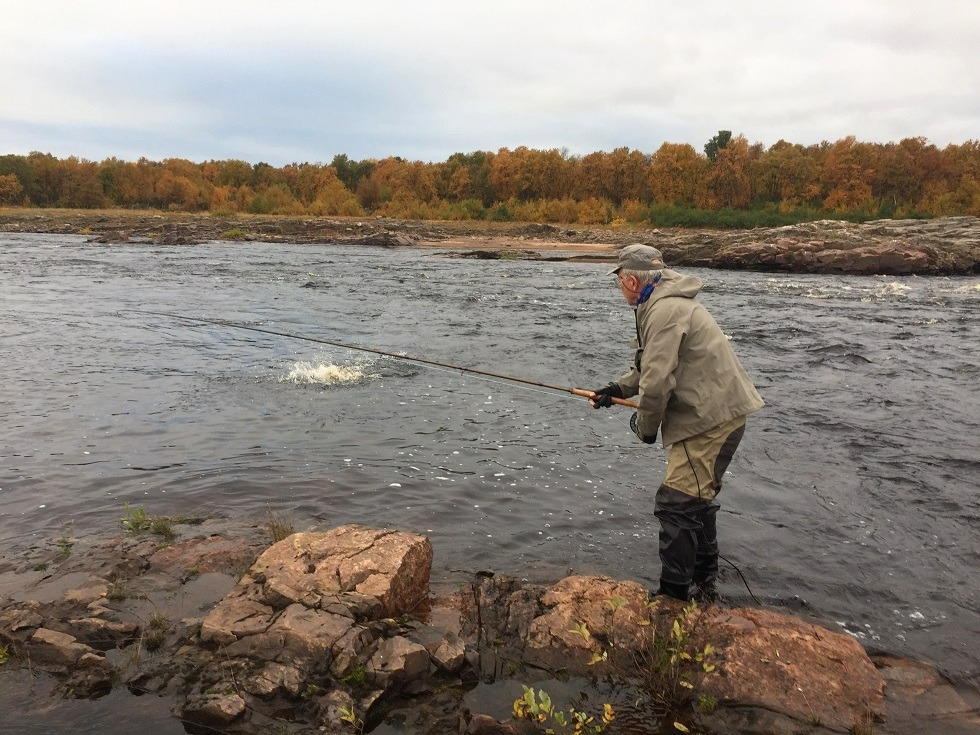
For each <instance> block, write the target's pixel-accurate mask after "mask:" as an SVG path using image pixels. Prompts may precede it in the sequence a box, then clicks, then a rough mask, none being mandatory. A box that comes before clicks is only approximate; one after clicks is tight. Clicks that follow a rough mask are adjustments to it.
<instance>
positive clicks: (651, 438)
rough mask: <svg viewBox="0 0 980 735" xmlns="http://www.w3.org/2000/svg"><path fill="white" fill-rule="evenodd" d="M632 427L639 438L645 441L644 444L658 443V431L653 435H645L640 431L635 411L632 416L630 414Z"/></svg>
mask: <svg viewBox="0 0 980 735" xmlns="http://www.w3.org/2000/svg"><path fill="white" fill-rule="evenodd" d="M630 428H631V429H632V430H633V433H634V434H636V436H637V437H638V438H639V440H640V441H641V442H643V443H644V444H656V442H657V434H656V432H654V434H653V436H643V434H641V433H640V430H639V429H638V428H637V426H636V414H635V413H634V414H633V415H632V416H630Z"/></svg>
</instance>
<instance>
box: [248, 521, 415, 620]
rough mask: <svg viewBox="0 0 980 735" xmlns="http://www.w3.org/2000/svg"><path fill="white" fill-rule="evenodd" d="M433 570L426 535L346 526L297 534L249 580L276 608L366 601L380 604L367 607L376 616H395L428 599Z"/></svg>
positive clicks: (267, 555)
mask: <svg viewBox="0 0 980 735" xmlns="http://www.w3.org/2000/svg"><path fill="white" fill-rule="evenodd" d="M431 567H432V544H431V543H429V540H428V539H427V538H425V537H424V536H418V535H416V534H411V533H406V532H404V531H395V530H391V529H381V530H378V529H371V528H365V527H363V526H356V525H347V526H341V527H339V528H336V529H334V530H332V531H328V532H326V533H294V534H293V535H292V536H290V537H288V538H286V539H283V540H282V541H280V542H278V543H277V544H274V545H273V546H271V547H269V548H268V549H267V550H266V551H265V552H264V553H263V554H262V555H261V556H260V557H259V558H258V560H257V561H256V562H255V564H254V565H253V566H252V568H251V570H250V571H249V576H250V577H251V579H254V580H255V581H256V582H257V583H259V584H261V585H262V586H263V590H264V594H265V599H266V600H267V602H268V603H269V604H270V605H272V606H273V607H275V608H276V609H282V608H284V607H287V606H288V605H291V604H295V603H300V604H303V605H305V606H307V607H320V606H325V605H329V604H330V603H331V602H335V601H338V600H340V601H345V597H346V598H354V600H353V601H356V599H357V598H361V601H362V602H363V601H365V600H367V601H376V603H377V604H376V605H371V604H369V605H368V606H367V608H366V612H368V613H369V614H370V613H374V615H372V616H378V617H393V616H397V615H400V614H402V613H405V612H408V611H410V610H413V609H414V608H415V607H416V606H418V604H419V603H421V602H422V600H424V599H425V597H426V595H427V594H428V590H429V572H430V569H431ZM372 608H374V609H372Z"/></svg>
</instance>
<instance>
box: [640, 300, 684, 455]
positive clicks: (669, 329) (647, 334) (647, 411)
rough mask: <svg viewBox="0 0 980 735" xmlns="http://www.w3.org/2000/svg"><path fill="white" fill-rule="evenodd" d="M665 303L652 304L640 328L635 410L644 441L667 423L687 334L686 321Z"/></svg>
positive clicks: (667, 301) (663, 301) (664, 301)
mask: <svg viewBox="0 0 980 735" xmlns="http://www.w3.org/2000/svg"><path fill="white" fill-rule="evenodd" d="M672 301H674V299H663V300H661V301H658V302H656V303H655V304H651V307H650V312H649V313H647V314H646V315H645V317H646V318H645V319H643V320H642V322H641V325H640V330H641V331H640V339H641V340H642V344H643V354H642V355H641V356H640V361H639V362H640V367H639V370H638V371H637V373H638V377H639V396H640V400H639V402H638V404H637V410H636V427H637V430H638V433H639V434H640V435H641V436H644V437H654V436H656V435H657V431H658V430H659V429H660V424H661V423H663V420H664V412H665V411H666V410H667V403H668V402H669V401H670V397H671V394H672V393H673V392H674V387H675V386H676V382H677V381H676V379H675V377H674V370H675V369H676V368H677V363H678V359H679V354H680V350H681V345H682V343H683V341H684V337H685V336H686V334H687V327H686V324H685V320H683V319H682V318H681V316H682V315H681V314H680V313H679V312H678V311H677V310H676V309H674V308H672V305H671V304H670V302H672Z"/></svg>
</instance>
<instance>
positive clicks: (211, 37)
mask: <svg viewBox="0 0 980 735" xmlns="http://www.w3.org/2000/svg"><path fill="white" fill-rule="evenodd" d="M978 48H980V1H978V0H932V2H923V1H922V0H847V1H841V2H837V1H834V2H827V1H823V0H812V1H811V2H806V3H803V2H793V0H741V2H732V1H731V0H725V1H724V2H722V1H716V0H690V2H687V3H681V2H677V0H673V1H672V2H659V1H657V2H654V1H652V0H646V1H645V2H632V1H630V2H617V1H616V0H607V2H605V3H599V2H596V1H595V0H591V1H590V2H578V1H577V0H561V1H560V2H551V1H548V2H536V1H535V0H521V1H516V2H515V1H511V0H494V1H493V2H486V1H484V0H452V1H447V2H443V1H442V0H439V1H436V2H421V1H418V2H411V1H410V0H397V1H396V0H383V1H380V2H375V1H372V0H360V2H356V1H355V0H349V1H347V2H333V1H331V0H302V1H300V0H266V1H265V2H253V0H235V2H226V1H225V0H168V2H148V1H144V0H119V1H116V0H2V2H0V154H4V153H28V152H29V151H32V150H39V151H43V152H50V153H53V154H54V155H56V156H59V157H64V156H68V155H78V156H82V157H84V158H89V159H93V160H101V159H103V158H106V157H109V156H116V157H119V158H123V159H127V160H135V159H136V158H138V157H140V156H146V157H148V158H151V159H155V160H159V159H162V158H168V157H183V158H189V159H192V160H195V161H202V160H207V159H212V158H216V159H223V158H241V159H244V160H246V161H249V162H252V163H255V162H258V161H266V162H268V163H272V164H274V165H282V164H284V163H289V162H292V161H323V162H329V161H330V159H331V158H333V156H334V154H336V153H347V154H348V155H349V156H351V157H352V158H357V159H361V158H382V157H384V156H388V155H400V156H403V157H406V158H411V159H421V160H425V161H441V160H445V158H446V157H447V156H449V155H450V154H452V153H454V152H457V151H464V152H469V151H474V150H494V151H495V150H497V149H498V148H502V147H505V146H506V147H510V148H514V147H516V146H519V145H526V146H530V147H532V148H563V147H565V148H568V149H569V151H570V152H571V153H573V154H584V153H590V152H592V151H597V150H607V151H608V150H612V149H614V148H618V147H621V146H628V147H630V148H637V149H639V150H641V151H644V152H647V153H650V152H653V151H655V150H656V149H657V148H658V147H659V146H660V144H661V143H663V142H664V141H669V142H673V143H690V144H691V145H693V146H694V147H695V148H696V149H697V150H699V151H700V150H702V148H703V146H704V143H705V142H706V141H707V140H708V139H709V138H710V137H711V136H712V135H714V134H715V133H716V132H717V131H718V130H720V129H726V130H732V131H733V132H734V133H735V134H738V133H742V134H744V135H745V137H746V138H748V139H749V141H750V142H761V143H763V144H765V145H767V146H768V145H771V144H773V143H775V142H776V141H778V140H779V139H780V138H782V139H785V140H788V141H791V142H794V143H804V144H810V143H818V142H820V141H822V140H830V141H834V140H837V139H839V138H842V137H844V136H847V135H855V136H857V138H858V139H859V140H866V141H879V142H887V141H897V140H900V139H902V138H905V137H910V136H925V137H926V138H928V139H929V140H930V141H931V142H933V143H935V144H937V145H939V146H944V145H946V144H948V143H962V142H964V141H966V140H969V139H977V138H980V52H978V50H977V49H978Z"/></svg>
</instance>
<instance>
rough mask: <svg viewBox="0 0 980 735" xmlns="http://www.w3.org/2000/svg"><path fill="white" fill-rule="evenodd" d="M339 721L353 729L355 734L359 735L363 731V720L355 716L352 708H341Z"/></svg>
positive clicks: (355, 713)
mask: <svg viewBox="0 0 980 735" xmlns="http://www.w3.org/2000/svg"><path fill="white" fill-rule="evenodd" d="M340 719H341V721H343V722H346V723H347V724H348V725H350V726H351V727H353V728H354V731H355V732H358V733H360V732H363V731H364V720H362V719H361V718H360V717H358V716H357V712H355V711H354V708H353V707H341V708H340Z"/></svg>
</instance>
